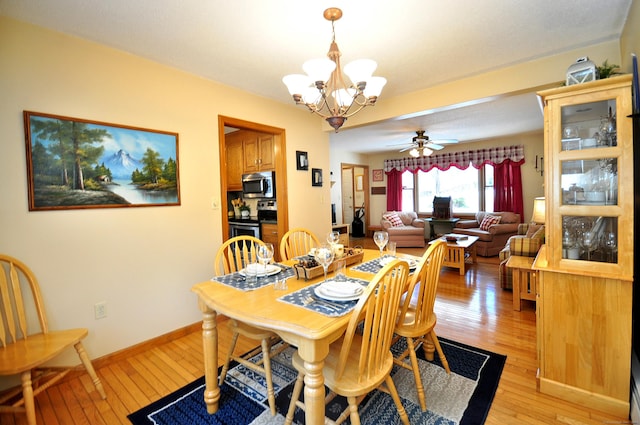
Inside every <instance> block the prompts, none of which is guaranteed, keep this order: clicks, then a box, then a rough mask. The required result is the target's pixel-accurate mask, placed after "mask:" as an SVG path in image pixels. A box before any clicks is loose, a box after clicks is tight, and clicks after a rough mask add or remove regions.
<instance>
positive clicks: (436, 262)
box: [398, 239, 447, 327]
mask: <svg viewBox="0 0 640 425" xmlns="http://www.w3.org/2000/svg"><path fill="white" fill-rule="evenodd" d="M446 247H447V243H446V242H445V241H444V240H442V239H438V240H436V241H435V242H433V243H431V245H429V248H427V250H426V251H425V253H424V254H423V255H422V258H421V259H420V261H419V262H418V265H417V266H416V270H415V272H414V273H413V276H412V277H411V279H410V280H409V285H408V286H407V295H406V297H405V299H404V301H403V304H402V309H401V310H400V314H399V315H398V323H403V322H404V317H405V315H406V314H407V312H408V311H411V312H412V314H414V315H415V317H414V320H413V324H414V326H416V327H419V326H421V325H422V324H423V322H425V321H427V320H429V319H430V317H431V314H432V313H433V309H434V306H435V302H436V292H437V289H438V281H439V279H440V270H441V269H442V263H443V261H444V254H445V250H446Z"/></svg>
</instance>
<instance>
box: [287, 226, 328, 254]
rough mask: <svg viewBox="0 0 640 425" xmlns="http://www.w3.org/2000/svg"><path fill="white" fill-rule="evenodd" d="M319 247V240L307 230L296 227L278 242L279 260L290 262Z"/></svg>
mask: <svg viewBox="0 0 640 425" xmlns="http://www.w3.org/2000/svg"><path fill="white" fill-rule="evenodd" d="M318 246H320V240H319V239H318V237H317V236H316V235H314V234H313V232H311V231H310V230H308V229H305V228H302V227H297V228H295V229H291V230H289V231H288V232H287V233H285V234H284V236H283V237H282V239H281V240H280V258H281V259H282V260H283V261H284V260H290V259H292V258H293V257H299V256H301V255H306V254H308V253H309V251H311V248H315V247H318Z"/></svg>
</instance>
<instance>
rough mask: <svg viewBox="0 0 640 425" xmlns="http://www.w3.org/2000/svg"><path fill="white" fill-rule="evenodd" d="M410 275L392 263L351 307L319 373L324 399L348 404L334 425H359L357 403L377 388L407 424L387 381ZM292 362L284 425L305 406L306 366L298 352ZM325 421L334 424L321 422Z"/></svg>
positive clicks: (403, 263) (399, 264)
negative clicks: (295, 373) (292, 380)
mask: <svg viewBox="0 0 640 425" xmlns="http://www.w3.org/2000/svg"><path fill="white" fill-rule="evenodd" d="M408 276H409V267H408V265H407V262H406V261H400V260H394V261H392V262H391V263H389V264H387V265H386V266H384V267H383V268H382V269H381V270H380V271H379V272H378V273H376V275H375V276H374V277H373V279H372V280H371V282H370V283H369V284H368V285H367V287H366V289H365V290H364V292H363V294H362V296H361V297H360V299H359V300H358V303H357V304H356V306H355V307H354V309H353V312H352V313H351V319H350V320H349V324H348V326H347V330H346V331H345V334H344V336H343V337H342V338H340V339H339V340H337V341H336V342H334V343H332V344H331V346H330V347H329V354H328V356H327V358H326V359H325V361H324V368H323V371H322V372H323V374H324V379H325V382H324V383H325V385H326V386H327V387H329V389H330V390H331V394H330V395H329V396H327V399H326V400H327V401H328V400H331V399H332V398H333V397H334V396H335V395H336V394H338V395H342V396H345V397H346V398H347V401H348V402H349V406H347V408H346V409H345V410H344V411H343V412H342V414H341V415H340V416H339V417H338V419H336V421H335V424H340V423H342V422H343V421H345V420H346V419H347V418H350V419H351V423H356V424H359V423H360V416H359V414H358V404H359V403H360V402H361V401H362V399H364V397H365V396H366V395H367V394H368V393H370V392H371V391H373V390H374V389H376V388H379V389H381V390H383V391H385V392H388V393H389V394H390V395H391V398H392V399H393V401H394V403H395V405H396V407H397V409H398V413H399V415H400V420H401V421H402V423H404V424H405V425H408V424H409V418H408V417H407V412H406V411H405V409H404V407H403V406H402V402H401V401H400V397H399V396H398V391H397V390H396V387H395V384H394V383H393V379H392V378H391V370H392V368H393V355H392V354H391V341H392V339H393V330H394V327H395V322H396V318H397V313H398V308H399V306H400V300H401V296H402V293H403V292H404V290H405V287H406V283H407V278H408ZM292 361H293V366H294V367H295V368H296V370H298V379H297V380H296V384H295V386H294V389H293V394H292V395H291V401H290V404H289V411H288V412H287V416H286V420H285V424H291V423H292V421H293V415H294V413H295V408H296V407H299V408H301V409H303V410H304V408H305V405H304V403H303V402H301V401H299V400H298V398H299V397H300V393H301V392H302V388H303V384H304V376H305V369H304V362H303V360H302V358H301V357H300V355H299V354H298V353H297V352H296V353H295V354H294V356H293V360H292ZM325 423H334V422H328V421H327V420H325Z"/></svg>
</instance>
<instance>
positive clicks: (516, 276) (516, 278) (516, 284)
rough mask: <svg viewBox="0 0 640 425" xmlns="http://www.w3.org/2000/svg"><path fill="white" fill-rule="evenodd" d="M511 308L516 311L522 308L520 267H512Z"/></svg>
mask: <svg viewBox="0 0 640 425" xmlns="http://www.w3.org/2000/svg"><path fill="white" fill-rule="evenodd" d="M512 273H513V278H512V282H513V289H512V290H513V309H514V310H516V311H520V309H521V308H522V303H521V300H520V282H521V281H522V277H523V276H522V273H521V272H520V269H517V268H513V271H512Z"/></svg>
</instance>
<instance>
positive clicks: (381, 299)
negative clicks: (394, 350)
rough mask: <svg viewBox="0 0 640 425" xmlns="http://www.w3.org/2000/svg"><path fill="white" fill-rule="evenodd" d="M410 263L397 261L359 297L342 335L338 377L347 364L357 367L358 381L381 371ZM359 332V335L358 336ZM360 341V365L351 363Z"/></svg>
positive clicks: (388, 265)
mask: <svg viewBox="0 0 640 425" xmlns="http://www.w3.org/2000/svg"><path fill="white" fill-rule="evenodd" d="M408 276H409V266H408V264H407V262H406V261H400V260H394V261H392V262H391V263H389V264H387V265H386V266H384V267H383V268H382V269H381V270H380V271H379V272H378V273H376V275H375V276H374V277H373V279H372V280H371V282H370V283H369V284H368V285H367V288H366V289H365V290H364V293H363V295H362V297H360V299H359V300H358V303H357V304H356V306H355V308H354V310H353V313H352V315H351V320H350V321H349V325H348V326H347V330H346V332H345V336H344V338H343V344H342V348H341V350H340V358H339V359H338V363H337V365H336V378H337V379H339V378H340V377H341V376H342V374H343V373H344V371H345V368H346V367H347V366H348V367H349V368H351V367H357V368H358V377H359V382H363V381H367V380H368V379H369V377H371V376H375V375H376V374H379V373H380V370H382V369H383V368H384V367H385V362H387V361H389V360H392V357H391V356H390V354H391V353H390V348H391V341H392V339H393V330H394V327H395V323H396V318H397V314H398V307H399V306H400V298H401V297H402V293H403V292H404V290H405V286H406V283H407V278H408ZM356 335H357V336H356ZM356 337H357V338H358V339H359V340H361V341H362V342H361V347H360V352H359V358H358V359H357V365H355V364H352V363H350V361H353V359H350V358H349V352H350V351H351V348H352V347H351V345H352V343H353V342H354V338H356Z"/></svg>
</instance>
